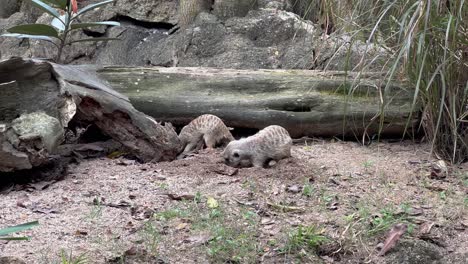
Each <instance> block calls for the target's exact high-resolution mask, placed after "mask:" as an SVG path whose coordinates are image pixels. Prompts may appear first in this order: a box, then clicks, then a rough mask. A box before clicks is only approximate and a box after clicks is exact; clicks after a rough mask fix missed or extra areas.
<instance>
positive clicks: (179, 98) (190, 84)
mask: <svg viewBox="0 0 468 264" xmlns="http://www.w3.org/2000/svg"><path fill="white" fill-rule="evenodd" d="M98 73H99V75H100V76H101V77H102V78H104V79H106V80H108V81H109V82H110V83H111V85H112V86H113V87H114V88H115V89H116V90H117V91H119V92H121V93H122V94H125V95H126V96H128V97H129V98H130V100H131V102H132V104H133V105H134V106H135V108H137V109H138V110H140V111H142V112H144V113H146V114H149V115H151V116H153V117H154V118H155V119H156V120H158V121H165V122H171V123H173V124H175V125H185V124H187V123H188V122H190V121H191V120H193V119H194V118H195V117H197V116H199V115H201V114H206V113H210V114H214V115H217V116H219V117H220V118H222V119H223V120H224V121H225V123H226V124H227V125H228V126H231V127H237V128H255V129H261V128H263V127H266V126H268V125H272V124H276V125H280V126H283V127H284V128H286V129H287V130H288V131H289V133H290V134H291V135H292V136H293V137H301V136H326V137H329V136H340V135H355V136H359V137H361V136H362V135H363V133H366V134H368V135H370V134H375V133H377V132H379V131H380V130H381V132H382V134H383V135H392V136H393V135H399V136H401V135H402V134H403V132H404V130H405V126H406V124H407V122H408V121H409V129H411V128H412V126H413V125H414V124H416V123H417V122H418V116H419V114H418V111H419V109H417V108H416V109H414V113H413V114H412V119H411V120H408V116H410V112H411V103H412V100H413V93H412V90H411V89H406V88H405V87H404V86H402V84H398V83H393V84H390V85H388V87H386V89H385V86H386V82H385V81H382V80H383V79H384V78H383V75H382V74H380V73H363V74H359V73H345V72H320V71H301V70H251V71H249V70H229V69H212V68H157V67H154V68H140V67H135V68H130V67H129V68H125V67H104V68H102V69H99V70H98ZM384 91H385V92H384ZM381 109H383V110H384V113H385V114H384V116H380V115H379V113H380V110H381ZM380 117H384V118H383V119H382V120H381V119H380ZM380 121H382V122H380Z"/></svg>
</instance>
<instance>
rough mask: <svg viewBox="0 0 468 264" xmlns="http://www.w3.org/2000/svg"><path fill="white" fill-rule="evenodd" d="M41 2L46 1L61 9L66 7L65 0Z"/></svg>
mask: <svg viewBox="0 0 468 264" xmlns="http://www.w3.org/2000/svg"><path fill="white" fill-rule="evenodd" d="M42 2H45V3H48V4H50V5H51V6H56V7H58V8H60V9H62V10H65V9H66V7H67V0H42Z"/></svg>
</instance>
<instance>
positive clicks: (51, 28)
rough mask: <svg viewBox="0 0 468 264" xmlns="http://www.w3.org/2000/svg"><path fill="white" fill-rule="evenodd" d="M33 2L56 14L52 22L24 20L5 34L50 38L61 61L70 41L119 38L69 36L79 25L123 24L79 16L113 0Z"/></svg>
mask: <svg viewBox="0 0 468 264" xmlns="http://www.w3.org/2000/svg"><path fill="white" fill-rule="evenodd" d="M28 1H30V2H31V3H32V4H33V5H34V6H36V7H38V8H39V9H41V10H42V11H44V12H46V13H48V14H49V15H51V16H53V17H54V18H53V20H52V22H51V25H46V24H24V25H18V26H14V27H11V28H9V29H7V31H8V32H9V33H7V34H2V35H1V36H4V37H15V38H22V39H23V38H27V39H35V40H42V41H48V42H50V43H52V44H53V45H55V47H56V48H57V56H56V59H55V61H56V62H60V60H61V57H62V53H63V48H64V47H65V46H66V45H71V44H73V43H77V42H85V41H107V40H116V38H105V37H99V38H86V39H77V40H70V39H69V38H70V33H71V32H72V31H74V30H78V29H86V28H90V27H98V26H120V23H118V22H115V21H103V22H79V17H80V16H82V15H83V14H85V13H87V12H89V11H91V10H94V9H96V8H99V7H101V6H104V5H106V4H110V3H113V2H114V0H106V1H103V2H99V3H95V4H91V5H88V6H86V7H84V8H82V9H80V10H78V4H77V0H28Z"/></svg>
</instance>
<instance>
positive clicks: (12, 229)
mask: <svg viewBox="0 0 468 264" xmlns="http://www.w3.org/2000/svg"><path fill="white" fill-rule="evenodd" d="M37 225H39V222H38V221H33V222H29V223H25V224H21V225H16V226H11V227H7V228H3V229H0V236H6V235H8V234H11V233H15V232H20V231H23V230H27V229H31V228H33V227H34V226H37Z"/></svg>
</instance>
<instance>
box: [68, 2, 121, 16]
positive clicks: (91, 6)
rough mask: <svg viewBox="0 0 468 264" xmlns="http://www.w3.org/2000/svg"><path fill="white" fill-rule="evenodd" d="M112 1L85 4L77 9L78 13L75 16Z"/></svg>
mask: <svg viewBox="0 0 468 264" xmlns="http://www.w3.org/2000/svg"><path fill="white" fill-rule="evenodd" d="M112 2H114V0H106V1H103V2H99V3H96V4H92V5H89V6H86V7H84V8H83V9H81V10H80V11H78V13H76V15H75V17H78V16H81V15H82V14H84V13H86V12H88V11H91V10H93V9H96V8H98V7H101V6H103V5H107V4H110V3H112Z"/></svg>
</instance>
